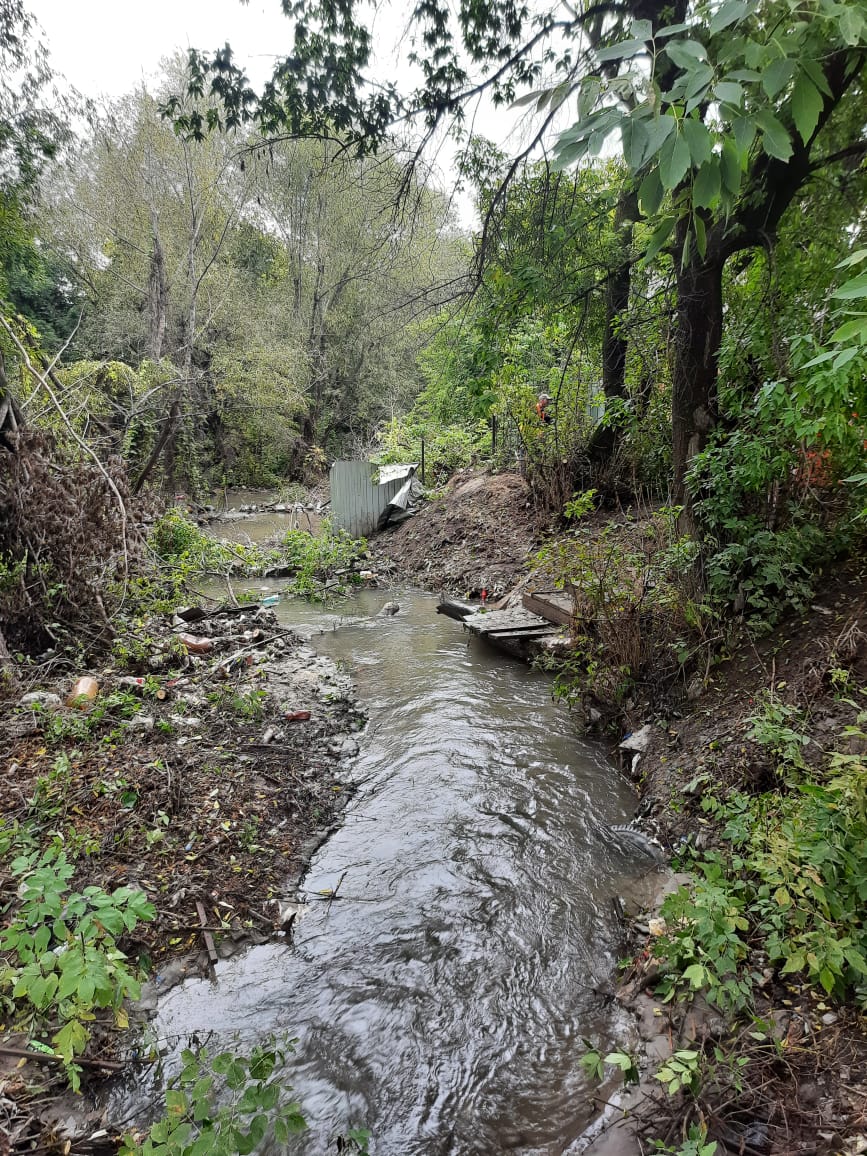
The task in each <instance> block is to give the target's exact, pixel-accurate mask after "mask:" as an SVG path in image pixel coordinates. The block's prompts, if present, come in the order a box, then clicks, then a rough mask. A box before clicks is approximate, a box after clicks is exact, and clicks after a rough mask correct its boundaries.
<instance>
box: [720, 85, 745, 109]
mask: <svg viewBox="0 0 867 1156" xmlns="http://www.w3.org/2000/svg"><path fill="white" fill-rule="evenodd" d="M713 91H714V96H715V97H716V98H717V100H720V101H725V103H726V104H737V105H739V104H740V103H741V102H742V101H743V99H744V90H743V88H742V87H741V86H740V85H739V84H738V83H737V82H736V81H734V80H720V81H717V83H716V84H715V85H714V90H713Z"/></svg>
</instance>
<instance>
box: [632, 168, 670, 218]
mask: <svg viewBox="0 0 867 1156" xmlns="http://www.w3.org/2000/svg"><path fill="white" fill-rule="evenodd" d="M664 196H665V189H663V187H662V181H661V180H660V179H659V171H658V170H657V169H651V170H650V172H649V173H648V174H647V176H646V177H645V178H644V180H643V181H642V182H641V184H640V185H639V187H638V204H639V206H640V208H641V211H642V213H644V215H645V217H652V216H653V214H654V213H656V212H658V211H659V206H660V205H661V204H662V198H663V197H664Z"/></svg>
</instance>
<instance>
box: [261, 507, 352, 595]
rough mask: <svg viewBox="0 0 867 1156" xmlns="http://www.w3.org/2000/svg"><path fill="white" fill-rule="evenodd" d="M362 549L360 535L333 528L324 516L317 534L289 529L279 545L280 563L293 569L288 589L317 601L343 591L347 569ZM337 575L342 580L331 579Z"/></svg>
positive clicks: (346, 578) (347, 578)
mask: <svg viewBox="0 0 867 1156" xmlns="http://www.w3.org/2000/svg"><path fill="white" fill-rule="evenodd" d="M366 550H367V542H366V541H365V540H364V538H352V537H350V535H349V534H347V533H346V531H345V530H338V529H335V527H334V525H333V524H332V522H331V520H330V519H328V518H326V519H324V520H323V522H322V525H321V526H320V529H319V534H318V535H317V536H315V537H314V536H313V535H312V534H307V533H305V532H304V531H303V530H289V531H288V532H287V533H286V534H285V535H284V536H283V538H282V540H281V544H280V554H281V557H282V559H283V564H284V565H289V566H292V567H293V568H294V569H295V570H296V571H297V572H296V574H295V576H294V578H293V579H292V583H291V586H290V589H291V591H292V592H293V593H294V594H300V595H301V596H302V597H305V598H313V599H319V600H321V599H325V598H328V597H336V596H338V595H340V594H344V593H346V591H347V582H349V581H351V580H352V577H351V575H349V574H348V571H349V568H350V567H351V565H352V564H353V562H355V561H357V560H358V558H359V557H360V556H361V555H362V554H363V553H364V552H365V551H366ZM337 575H340V576H341V577H342V578H343V580H342V581H339V582H335V576H337Z"/></svg>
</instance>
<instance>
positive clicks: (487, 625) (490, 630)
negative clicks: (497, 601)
mask: <svg viewBox="0 0 867 1156" xmlns="http://www.w3.org/2000/svg"><path fill="white" fill-rule="evenodd" d="M464 626H466V628H467V630H470V631H472V633H473V634H476V635H478V636H479V637H480V638H490V639H491V641H492V642H493V641H496V639H497V638H498V637H500V636H502V635H504V634H511V635H515V634H525V633H528V632H530V633H532V634H533V635H534V636H536V637H545V636H546V635H549V634H557V632H558V631H557V627H556V626H554V625H552V624H551V623H549V622H546V621H545V620H544V619H543V618H540V617H539V616H538V615H536V614H531V613H530V612H529V611H527V610H525V609H524V608H523V607H522V606H516V607H512V608H511V609H509V610H489V611H486V612H477V613H475V614H469V615H468V616H467V617H466V618H465V619H464Z"/></svg>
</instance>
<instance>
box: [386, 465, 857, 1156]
mask: <svg viewBox="0 0 867 1156" xmlns="http://www.w3.org/2000/svg"><path fill="white" fill-rule="evenodd" d="M485 484H486V483H485V482H484V479H482V481H481V482H480V483H479V484H478V486H477V487H476V489H475V491H474V492H475V493H476V495H478V499H477V500H478V502H479V505H480V512H481V513H483V511H484V494H485ZM459 485H460V482H459V483H458V484H457V485H456V487H455V488H458V487H459ZM448 495H449V491H447V493H446V495H445V497H444V498H443V508H441V509H440V510H439V511H437V512H435V514H434V515H430V516H428V518H427V520H426V521H424V520H422V519H424V513H422V514H420V515H418V516H417V517H416V519H415V543H414V548H415V549H417V548H418V546H419V544H420V542H421V541H422V540H423V539H424V537H425V535H426V534H427V536H428V543H429V545H431V546H433V547H435V548H436V549H437V550H438V551H439V552H438V553H437V554H436V560H435V564H434V565H433V566H431V567H430V572H433V573H434V574H435V575H436V577H437V578H438V579H440V578H442V579H445V589H446V590H447V591H448V593H450V594H454V595H455V596H457V597H458V598H462V597H464V595H465V593H466V590H467V589H468V586H467V585H466V584H465V579H466V574H467V569H466V566H465V553H464V551H465V544H464V543H463V540H462V538H461V536H460V535H461V527H460V524H458V527H457V529H456V530H454V529H453V531H452V532H451V534H450V535H447V536H445V537H443V536H441V535H439V529H438V528H440V527H442V526H444V525H447V524H449V519H450V518H451V519H452V521H454V520H455V519H456V518H457V517H458V515H457V510H458V505H457V503H455V504H454V505H451V504H450V499H449V496H448ZM503 520H504V522H505V523H508V516H504V518H503ZM610 521H611V522H612V523H614V524H616V532H618V533H620V534H621V536H622V537H625V538H626V539H629V540H630V541H631V539H632V538H637V539H640V537H641V531H642V522H641V519H640V518H633V517H631V516H629V515H628V514H626V515H624V514H622V513H618V514H617V515H616V516H615V517H613V518H612V519H610ZM607 524H608V522H607V521H606V519H605V518H604V517H603V516H602V515H601V514H600V513H599V512H597V513H596V514H595V515H593V517H592V518H591V519H590V520H589V524H588V526H587V528H586V529H585V530H584V533H585V534H586V536H587V540H588V541H592V540H593V539H594V537H596V536H601V535H604V534H605V533H606V527H607ZM426 527H427V529H426ZM406 532H407V531H404V533H406ZM394 540H395V541H397V542H398V544H400V543H399V540H398V539H394ZM449 540H451V541H457V542H458V544H459V549H458V551H457V554H456V556H455V557H451V556H450V554H449ZM554 540H555V541H556V535H555V536H554ZM479 543H480V546H481V547H482V549H481V550H480V551H479V552H478V553H477V555H476V556H475V558H474V559H473V565H474V571H473V572H474V573H476V574H478V575H479V576H481V580H482V581H484V578H485V576H486V574H488V573H490V572H492V570H493V568H494V567H495V566H496V565H497V564H498V562H499V553H498V543H497V541H496V539H495V538H494V539H492V538H490V537H488V538H486V539H484V538H483V539H480V540H479ZM627 548H631V546H629V547H627ZM377 550H378V551H382V552H383V553H384V556H385V557H388V552H389V540H388V539H383V540H382V543H381V545H378V546H377ZM485 550H487V551H488V553H487V554H486V553H485V552H484V551H485ZM635 552H636V553H638V552H639V550H638V548H637V547H636V548H635ZM411 558H412V556H411V555H410V554H409V551H408V549H407V548H406V545H401V549H400V550H399V551H398V553H397V555H396V561H397V564H398V565H403V566H406V565H407V561H408V560H410V561H411ZM450 575H456V576H457V581H454V582H452V583H451V584H449V581H448V579H449V576H450ZM414 577H415V580H416V581H421V582H424V578H425V572H424V567H423V566H420V565H419V564H418V563H415V565H414ZM513 581H514V584H513V585H512V586H511V589H510V591H509V592H508V593H507V594H506V595H505V596H504V599H503V602H502V603H501V605H505V606H508V605H514V604H515V603H516V602H519V600H520V594H521V591H522V589H524V588H526V587H527V586H528V585H529V584H532V583H534V582H537V581H538V578H537V576H536V575H535V574H534V573H533V572H532V571H531V572H530V573H524V575H523V576H522V577H520V578H517V580H514V577H513ZM431 585H432V586H433V587H434V588H437V584H436V583H431ZM865 685H867V580H865V575H864V573H863V570H862V569H861V568H860V567H859V565H858V564H857V563H855V564H852V565H850V566H849V567H847V568H844V569H842V570H841V571H839V572H838V573H836V574H834V575H833V576H829V578H828V579H826V581H825V582H824V584H823V586H822V588H821V589H820V590H819V591H818V592H817V593H816V595H815V596H814V599H813V600H812V602H811V603H810V605H809V606H808V607H805V608H804V610H803V611H802V613H801V614H800V615H792V614H790V615H789V616H788V617H787V618H786V619H784V620H783V621H782V622H781V623H780V625H779V626H777V627H776V628H775V629H773V630H771V631H768V632H767V633H765V634H764V635H763V636H761V637H759V638H754V637H752V636H751V635H750V634H749V632H748V631H747V630H746V629H743V630H742V632H741V634H740V639H739V642H738V643H737V645H734V646H732V647H731V649H730V652H729V654H728V655H727V656H726V658H725V660H724V661H718V662H716V663H714V664H711V663H710V662H709V663H708V665H707V669H706V670H704V668H702V669H701V670H699V671H698V672H696V674H695V675H694V676H693V677H692V678H690V679H689V681H688V682H687V680H686V679H681V680H679V681H677V682H673V683H670V684H668V685H666V687H665V689H664V693H663V694H656V695H654V693H653V687H652V686H650V685H639V686H637V687H636V689H635V691H634V692H633V693H632V694H631V696H630V697H628V698H624V700H623V701H621V702H620V703H619V704H618V705H617V706H616V709H615V708H614V706H613V705H612V704H611V703H607V702H599V701H598V700H597V699H595V698H594V697H593V696H587V695H585V694H582V693H581V688H580V687H579V688H578V694H577V696H576V705H577V706H578V707H579V708H580V710H581V712H582V714H583V718H584V721H585V724H586V725H587V727H588V729H596V730H597V731H598V730H599V729H600V728H601V727H604V728H605V730H606V732H607V734H608V737H609V738H610V739H612V740H613V742H614V743H615V744H616V743H618V740H620V744H619V745H621V750H620V755H621V760H622V763H623V765H624V768H625V769H626V770H627V771H628V773H630V775H631V777H632V779H633V781H634V783H635V785H636V788H637V789H638V791H639V792H640V796H641V801H640V804H639V811H638V814H639V819H638V823H639V825H640V826H641V828H642V829H643V830H645V831H647V832H648V833H649V834H651V835H652V836H653V837H655V838H657V839H658V840H659V841H660V842H661V844H662V845H663V847H664V848H665V850H666V854H667V856H669V857H674V858H675V859H676V858H677V856H678V855H683V853H684V852H686V853H687V854H686V856H685V861H687V862H689V861H691V860H690V858H689V854H690V853H692V852H695V853H697V855H698V859H699V861H700V860H701V859H702V857H703V856H704V855H705V854H706V853H708V852H713V850H714V849H715V848H717V847H725V846H726V844H725V841H724V840H723V839H722V833H721V828H720V825H719V822H718V821H715V820H714V817H713V814H712V813H710V812H709V811H708V808H707V807H706V806H705V805H704V804H705V802H706V800H707V799H708V798H709V797H711V796H716V797H720V798H725V797H726V794H727V793H728V792H730V791H734V792H742V793H745V794H746V795H747V796H759V795H760V794H762V793H763V792H765V791H769V790H771V789H780V787H781V783H780V778H779V771H778V769H777V768H778V764H779V751H778V750H775V749H774V743H773V741H771V742H769V741H767V740H766V741H764V742H759V741H757V739H756V732H755V730H754V720H755V717H756V715H757V713H758V714H761V712H762V711H763V710H765V711H767V710H770V711H771V713H772V714H773V713H774V712H777V713H778V721H779V724H780V725H784V724H786V723H787V721H788V720H789V719H792V720H794V719H797V720H799V721H798V724H797V725H799V726H800V727H802V728H804V732H805V733H804V738H803V739H800V738H795V740H794V741H795V742H796V743H797V744H798V746H799V749H800V751H801V755H802V757H803V761H804V765H805V767H806V768H807V769H808V771H812V772H817V773H818V772H820V770H821V768H822V767H823V766H824V765H825V764H826V763H827V760H828V758H829V756H830V754H831V753H832V752H835V751H838V752H842V754H843V755H844V756H845V757H855V758H859V759H861V760H862V762H863V759H864V756H865V754H867V740H865V739H864V737H863V734H862V733H861V732H863V730H864V729H865V728H864V718H863V703H862V701H861V696H862V694H863V692H862V691H861V690H860V689H859V688H862V687H864V686H865ZM793 725H794V724H793ZM624 735H625V736H626V741H625V742H624V741H623V736H624ZM630 736H631V737H630ZM660 922H661V921H660V917H659V900H653V899H650V898H649V899H648V902H647V905H646V910H640V911H639V912H637V913H636V914H631V913H629V912H627V913H626V918H625V930H624V934H625V936H626V937H627V939H628V942H629V945H630V947H629V959H630V963H629V966H628V968H627V970H626V973H625V975H624V976H623V978H622V981H621V983H620V984H619V985H618V987H617V989H616V993H615V998H616V999H617V1001H618V1003H619V1004H621V1005H622V1006H623V1007H625V1008H627V1009H628V1010H629V1011H631V1012H632V1013H633V1015H634V1017H635V1018H634V1047H635V1049H636V1054H637V1055H639V1056H640V1057H641V1068H642V1080H641V1083H640V1085H639V1087H638V1090H637V1092H632V1091H627V1093H626V1094H625V1095H624V1097H623V1099H618V1100H617V1103H616V1104H615V1106H613V1107H612V1106H611V1105H608V1106H606V1105H605V1103H604V1101H605V1099H606V1098H608V1096H609V1095H610V1090H611V1088H610V1083H606V1085H605V1086H603V1088H602V1093H603V1099H602V1101H601V1102H600V1110H602V1115H601V1116H600V1119H599V1122H598V1123H597V1125H596V1128H597V1130H598V1131H599V1133H601V1134H600V1135H599V1136H598V1137H596V1136H595V1133H593V1132H592V1131H591V1132H588V1133H585V1134H584V1137H583V1138H582V1140H581V1141H580V1142H579V1143H578V1144H577V1145H576V1146H575V1147H574V1149H570V1151H573V1150H574V1151H575V1152H584V1151H587V1152H592V1153H593V1154H594V1156H602V1154H603V1153H604V1154H605V1156H614V1154H615V1153H616V1154H617V1156H621V1154H629V1156H637V1154H638V1153H640V1152H644V1151H646V1150H647V1149H646V1144H647V1143H648V1142H649V1141H650V1139H651V1138H660V1137H664V1138H665V1143H667V1144H673V1145H674V1146H675V1148H676V1147H677V1145H678V1143H680V1142H681V1141H684V1140H686V1123H685V1122H686V1121H687V1120H692V1121H695V1120H696V1119H704V1120H705V1122H706V1123H707V1125H708V1127H709V1128H710V1137H711V1138H712V1139H714V1140H715V1141H716V1143H717V1148H716V1154H717V1156H724V1154H725V1153H728V1152H749V1153H751V1154H754V1156H755V1154H759V1153H761V1154H762V1156H764V1154H768V1156H770V1154H774V1156H792V1154H794V1153H812V1154H840V1153H847V1154H849V1153H852V1154H854V1153H861V1152H865V1151H867V1127H865V1119H864V1115H863V1104H864V1103H865V1102H867V1079H865V1073H867V1030H865V1029H867V1021H865V1018H864V1016H863V1013H860V1012H859V1011H858V1009H857V1007H856V1006H855V1005H854V1003H841V1002H840V1001H836V1000H833V999H831V998H830V997H829V996H828V995H827V994H826V993H825V992H824V991H822V990H821V989H819V990H817V988H816V987H814V986H813V985H811V984H810V983H809V982H808V981H807V980H806V978H805V977H804V976H803V975H799V974H792V975H790V974H785V975H784V974H781V971H780V965H779V963H778V964H777V965H776V967H771V966H769V962H768V957H767V953H766V951H765V950H764V948H765V947H766V944H764V942H762V941H761V940H757V941H756V942H750V943H749V944H748V949H749V967H750V969H751V970H752V971H753V972H754V974H755V977H756V979H755V981H754V982H755V994H754V997H753V998H754V1009H753V1013H752V1016H748V1017H747V1018H746V1019H744V1018H743V1017H731V1016H728V1015H725V1014H721V1013H720V1011H719V1010H718V1009H717V1008H716V1007H714V1006H713V1005H711V1004H708V1002H707V1001H706V1000H705V998H704V996H703V995H701V994H696V995H695V996H694V997H693V998H691V999H687V1000H680V1001H677V1002H675V1003H673V1004H668V1003H663V1002H662V1001H661V999H660V998H657V987H658V986H659V982H660V976H661V974H662V965H661V964H660V962H659V960H658V959H657V958H656V956H655V954H654V947H655V945H656V938H655V936H654V935H653V934H652V933H651V929H652V930H653V931H658V930H659V929H660ZM751 1033H752V1034H751ZM756 1037H761V1038H756ZM678 1049H681V1050H684V1049H685V1050H687V1051H694V1052H696V1053H698V1054H699V1055H701V1056H706V1057H709V1058H710V1063H711V1068H712V1065H713V1063H714V1062H715V1061H714V1058H713V1057H714V1055H715V1052H716V1049H721V1051H722V1053H723V1054H724V1055H725V1056H726V1057H728V1059H727V1060H726V1061H725V1062H726V1063H729V1064H730V1065H737V1064H740V1063H741V1062H743V1064H744V1071H743V1073H742V1075H741V1076H739V1077H738V1080H735V1081H734V1082H733V1083H732V1082H729V1081H727V1080H726V1079H724V1078H722V1076H723V1075H724V1068H723V1067H721V1069H720V1073H721V1074H720V1075H719V1076H718V1077H714V1076H711V1080H710V1083H709V1084H706V1085H705V1086H703V1087H702V1089H701V1098H700V1099H695V1100H693V1099H689V1098H688V1097H687V1095H686V1093H684V1092H680V1093H679V1094H678V1095H677V1096H674V1097H670V1096H668V1095H667V1094H666V1092H665V1089H664V1088H663V1086H662V1085H661V1084H660V1082H659V1081H658V1080H656V1079H655V1078H654V1073H655V1072H656V1071H657V1070H658V1068H659V1066H660V1064H661V1063H663V1062H664V1061H665V1060H666V1059H667V1058H669V1056H670V1055H671V1053H672V1052H673V1051H675V1050H678ZM611 1070H612V1069H609V1071H611ZM732 1071H735V1068H734V1067H732ZM715 1089H716V1090H715ZM618 1104H619V1106H618ZM697 1105H698V1111H699V1115H698V1116H697V1115H696V1107H697ZM603 1109H604V1110H603ZM702 1113H704V1115H702ZM624 1121H625V1126H621V1125H622V1124H623V1123H624ZM591 1145H592V1146H591ZM670 1150H672V1151H674V1148H672V1149H670Z"/></svg>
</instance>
